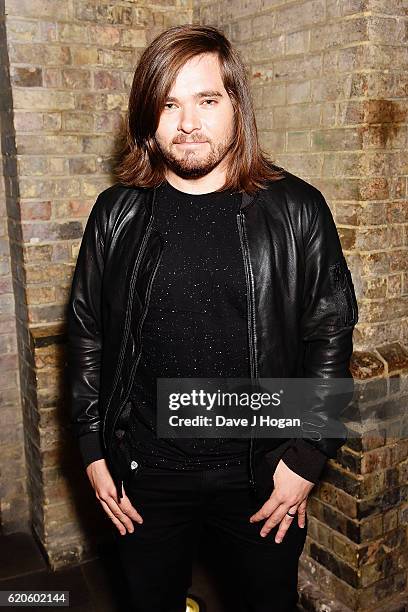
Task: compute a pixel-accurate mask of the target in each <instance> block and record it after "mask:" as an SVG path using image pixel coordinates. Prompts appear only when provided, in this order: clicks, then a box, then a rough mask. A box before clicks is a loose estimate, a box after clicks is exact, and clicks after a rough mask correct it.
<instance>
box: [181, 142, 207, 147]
mask: <svg viewBox="0 0 408 612" xmlns="http://www.w3.org/2000/svg"><path fill="white" fill-rule="evenodd" d="M205 142H206V141H205V140H202V141H200V142H176V143H175V144H176V145H178V146H181V147H193V146H197V145H202V144H205Z"/></svg>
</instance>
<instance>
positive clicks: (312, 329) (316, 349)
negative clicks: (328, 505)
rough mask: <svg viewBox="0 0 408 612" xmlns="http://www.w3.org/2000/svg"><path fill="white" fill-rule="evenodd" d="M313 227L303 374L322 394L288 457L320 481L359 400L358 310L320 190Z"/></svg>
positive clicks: (306, 413) (307, 247) (308, 405)
mask: <svg viewBox="0 0 408 612" xmlns="http://www.w3.org/2000/svg"><path fill="white" fill-rule="evenodd" d="M309 228H310V229H309V230H308V231H307V232H305V234H306V235H305V236H304V258H305V277H304V278H305V283H304V293H303V304H302V315H301V320H300V333H301V339H302V341H303V343H304V360H303V364H302V367H303V374H302V376H303V377H304V378H308V379H312V378H313V379H316V378H318V379H319V380H318V381H313V383H314V384H313V389H316V392H315V393H314V392H313V393H312V394H311V398H310V397H309V400H308V401H306V402H305V406H304V409H303V410H302V417H303V418H302V434H303V437H301V438H297V439H293V443H292V444H291V445H290V446H289V448H288V449H287V450H286V451H285V453H284V455H283V456H282V459H283V460H284V462H285V463H286V465H287V466H288V467H289V468H290V469H292V470H293V471H294V472H296V473H297V474H299V475H300V476H302V477H303V478H306V479H307V480H309V481H311V482H314V483H316V482H317V481H318V480H319V478H320V476H321V474H322V472H323V469H324V467H325V464H326V462H327V459H328V458H334V457H335V456H336V453H337V450H338V449H339V448H340V447H341V446H342V445H343V444H344V443H345V442H346V440H347V430H346V427H345V425H344V424H343V423H342V422H341V418H340V417H341V414H342V412H343V411H344V409H345V408H346V407H347V406H348V404H349V403H350V400H351V399H352V397H353V390H354V383H353V378H352V375H351V373H350V369H349V364H350V358H351V355H352V352H353V340H352V338H353V329H354V326H355V325H356V323H357V321H358V307H357V300H356V296H355V292H354V286H353V282H352V278H351V274H350V271H349V269H348V267H347V263H346V260H345V258H344V255H343V252H342V248H341V243H340V239H339V236H338V233H337V228H336V226H335V223H334V220H333V217H332V214H331V211H330V208H329V206H328V204H327V203H326V201H325V199H324V197H323V195H322V194H321V193H320V191H317V195H316V198H315V212H314V214H313V218H312V220H311V223H310V224H309ZM335 378H336V379H339V378H342V379H348V380H345V381H341V385H340V386H338V387H337V388H341V389H342V392H341V393H338V392H336V393H334V392H333V388H334V387H335V384H334V383H335V382H336V381H333V379H335ZM337 382H339V381H337ZM332 387H333V388H332Z"/></svg>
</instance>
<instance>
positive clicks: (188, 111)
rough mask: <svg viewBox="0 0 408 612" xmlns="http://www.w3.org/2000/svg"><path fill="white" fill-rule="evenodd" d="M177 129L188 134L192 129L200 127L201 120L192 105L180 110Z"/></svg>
mask: <svg viewBox="0 0 408 612" xmlns="http://www.w3.org/2000/svg"><path fill="white" fill-rule="evenodd" d="M177 129H178V130H179V131H181V132H186V133H187V134H190V133H191V132H193V131H194V130H200V129H201V121H200V118H199V116H198V113H197V112H196V110H195V109H194V107H192V106H185V107H184V108H183V109H182V110H181V113H180V118H179V124H178V127H177Z"/></svg>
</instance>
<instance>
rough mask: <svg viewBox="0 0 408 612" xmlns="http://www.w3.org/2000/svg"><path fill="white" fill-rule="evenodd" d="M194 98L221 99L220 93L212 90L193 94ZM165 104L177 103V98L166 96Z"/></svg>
mask: <svg viewBox="0 0 408 612" xmlns="http://www.w3.org/2000/svg"><path fill="white" fill-rule="evenodd" d="M194 97H195V98H222V97H223V96H222V93H221V92H219V91H216V90H213V89H209V90H207V91H199V92H198V93H196V94H194ZM166 102H178V99H177V98H174V97H172V96H168V97H167V98H166Z"/></svg>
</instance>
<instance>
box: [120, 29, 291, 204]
mask: <svg viewBox="0 0 408 612" xmlns="http://www.w3.org/2000/svg"><path fill="white" fill-rule="evenodd" d="M202 53H216V54H217V55H218V59H219V64H220V71H221V77H222V81H223V84H224V87H225V90H226V91H227V92H228V94H229V96H230V99H231V103H232V105H233V107H234V110H235V114H234V116H235V138H234V143H233V146H232V148H231V150H230V153H229V155H230V159H231V162H230V164H229V167H228V169H227V173H226V181H225V183H224V185H223V186H222V187H221V188H220V189H219V190H218V191H220V190H224V189H232V190H234V191H246V192H247V193H254V192H255V191H256V190H257V189H265V188H266V186H267V185H266V183H267V182H268V181H275V180H279V179H281V178H284V175H283V172H282V168H279V167H278V166H276V165H274V164H273V162H272V160H271V159H270V158H269V157H268V156H267V154H266V153H265V152H264V151H263V150H262V149H261V147H260V145H259V142H258V133H257V127H256V122H255V114H254V109H253V103H252V98H251V92H250V88H249V84H248V79H247V75H246V71H245V67H244V64H243V63H242V60H241V58H240V56H239V54H238V53H237V51H236V50H234V49H233V47H232V45H231V43H230V42H229V41H228V40H227V38H226V37H225V36H224V35H223V34H222V33H221V32H220V31H219V30H217V29H216V28H214V27H211V26H202V25H194V24H193V25H191V24H186V25H181V26H175V27H172V28H169V29H168V30H166V31H165V32H162V33H161V34H159V36H157V37H156V38H155V39H154V40H153V41H152V42H151V43H150V45H149V46H148V47H146V49H145V50H144V52H143V54H142V56H141V58H140V60H139V62H138V65H137V67H136V70H135V74H134V77H133V83H132V88H131V91H130V95H129V106H128V111H127V116H126V125H125V134H124V139H123V140H124V144H123V147H122V150H121V151H120V152H119V162H118V164H117V165H116V168H115V173H116V176H117V178H118V180H119V181H120V182H121V183H122V184H125V185H131V186H138V187H156V186H158V185H159V184H160V183H162V182H163V180H164V178H165V169H166V165H165V161H164V160H163V158H162V156H161V153H160V150H159V148H158V146H157V143H156V139H155V133H156V130H157V126H158V124H159V120H160V114H161V112H162V109H163V106H164V103H165V100H166V97H167V95H168V93H169V91H170V89H171V86H172V84H173V82H174V81H175V79H176V77H177V73H178V71H179V69H180V68H181V67H182V66H183V65H184V64H185V63H186V62H187V61H188V60H189V59H191V58H192V57H194V56H197V55H200V54H202Z"/></svg>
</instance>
